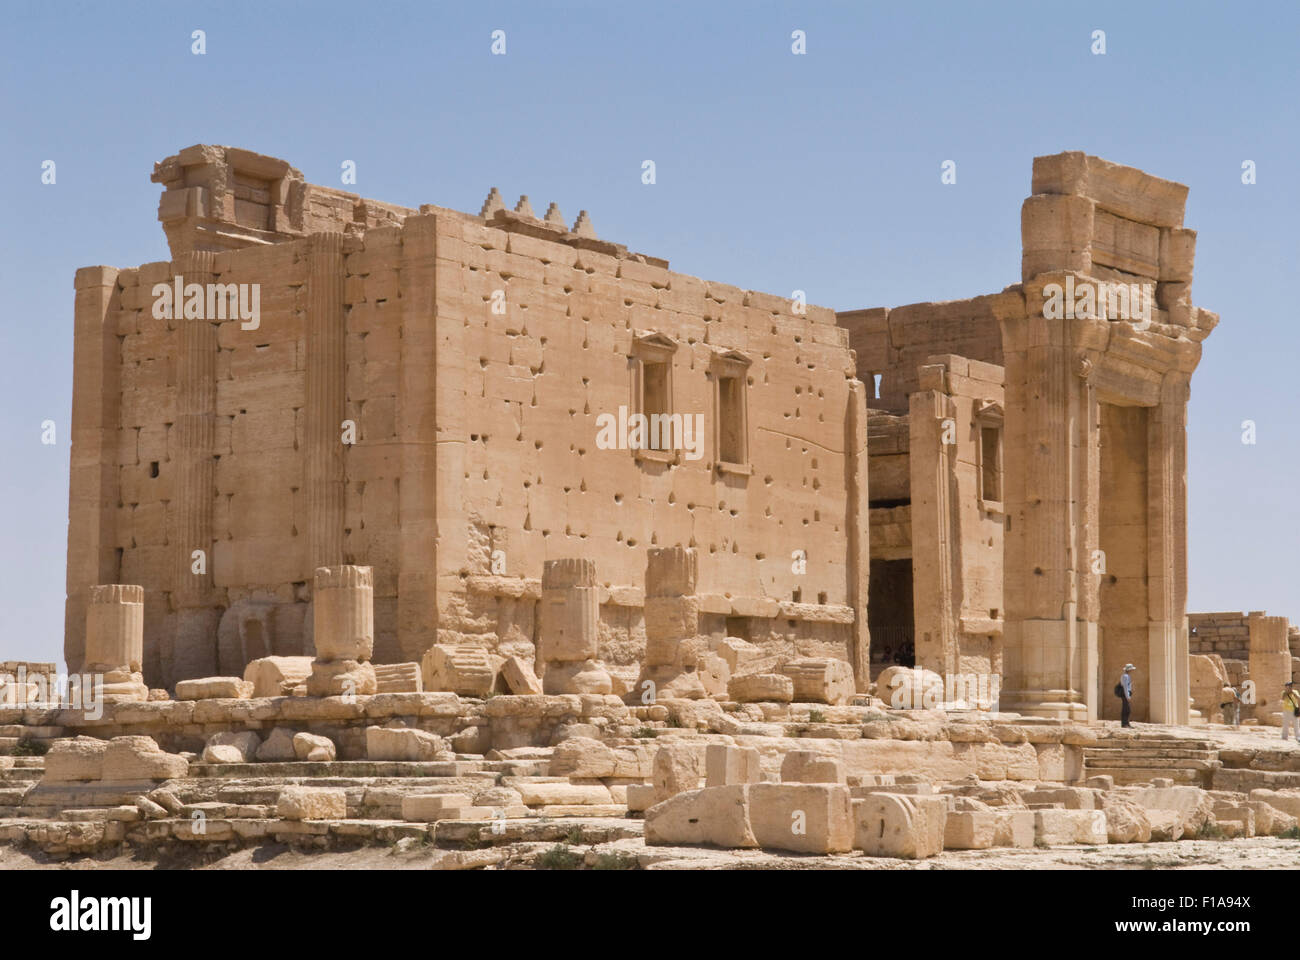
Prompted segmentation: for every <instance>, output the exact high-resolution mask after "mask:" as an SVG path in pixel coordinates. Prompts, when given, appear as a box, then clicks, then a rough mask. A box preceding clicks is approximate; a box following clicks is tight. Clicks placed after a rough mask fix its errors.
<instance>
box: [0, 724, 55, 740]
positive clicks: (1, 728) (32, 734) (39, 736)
mask: <svg viewBox="0 0 1300 960" xmlns="http://www.w3.org/2000/svg"><path fill="white" fill-rule="evenodd" d="M63 736H66V734H65V733H64V732H63V728H62V727H39V726H27V725H26V724H22V723H0V737H17V738H18V739H20V740H22V739H31V740H57V739H58V738H59V737H63Z"/></svg>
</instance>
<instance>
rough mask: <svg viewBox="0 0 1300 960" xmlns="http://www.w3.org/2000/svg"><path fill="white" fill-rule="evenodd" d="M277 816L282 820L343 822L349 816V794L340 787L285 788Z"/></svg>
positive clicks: (278, 803) (277, 802)
mask: <svg viewBox="0 0 1300 960" xmlns="http://www.w3.org/2000/svg"><path fill="white" fill-rule="evenodd" d="M275 815H276V816H277V817H280V818H281V819H282V820H343V819H346V818H347V815H348V800H347V794H346V793H344V792H343V790H342V789H341V788H338V787H298V786H290V787H285V788H284V789H283V790H281V791H280V796H279V799H278V800H277V801H276V804H275Z"/></svg>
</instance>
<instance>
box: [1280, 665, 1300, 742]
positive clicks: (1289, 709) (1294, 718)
mask: <svg viewBox="0 0 1300 960" xmlns="http://www.w3.org/2000/svg"><path fill="white" fill-rule="evenodd" d="M1288 730H1294V731H1295V738H1296V742H1297V743H1300V693H1296V691H1295V685H1294V682H1293V681H1291V680H1288V681H1287V682H1286V692H1285V693H1283V694H1282V739H1283V740H1285V739H1287V731H1288Z"/></svg>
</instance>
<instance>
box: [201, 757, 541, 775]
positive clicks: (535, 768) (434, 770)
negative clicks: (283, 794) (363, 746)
mask: <svg viewBox="0 0 1300 960" xmlns="http://www.w3.org/2000/svg"><path fill="white" fill-rule="evenodd" d="M546 764H547V761H536V760H329V761H318V762H310V761H306V760H300V761H285V762H283V763H260V762H259V763H191V764H190V776H191V777H203V778H227V779H246V778H249V777H284V778H295V777H312V778H319V777H336V778H343V779H358V778H365V777H461V776H466V775H468V774H484V775H496V774H502V775H505V776H524V777H527V776H536V775H539V774H541V773H542V772H543V771H544V770H545V769H546Z"/></svg>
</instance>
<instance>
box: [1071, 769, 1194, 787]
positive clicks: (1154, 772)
mask: <svg viewBox="0 0 1300 960" xmlns="http://www.w3.org/2000/svg"><path fill="white" fill-rule="evenodd" d="M1084 774H1085V776H1089V777H1098V776H1108V777H1112V778H1114V781H1115V783H1117V784H1131V783H1149V782H1150V781H1152V780H1159V779H1165V780H1172V781H1173V782H1174V783H1180V784H1181V783H1186V784H1195V785H1197V786H1202V787H1204V786H1207V784H1208V783H1209V778H1210V776H1211V774H1210V773H1209V772H1206V771H1201V770H1185V769H1177V768H1175V769H1171V768H1169V767H1087V768H1085V770H1084Z"/></svg>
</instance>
